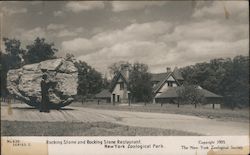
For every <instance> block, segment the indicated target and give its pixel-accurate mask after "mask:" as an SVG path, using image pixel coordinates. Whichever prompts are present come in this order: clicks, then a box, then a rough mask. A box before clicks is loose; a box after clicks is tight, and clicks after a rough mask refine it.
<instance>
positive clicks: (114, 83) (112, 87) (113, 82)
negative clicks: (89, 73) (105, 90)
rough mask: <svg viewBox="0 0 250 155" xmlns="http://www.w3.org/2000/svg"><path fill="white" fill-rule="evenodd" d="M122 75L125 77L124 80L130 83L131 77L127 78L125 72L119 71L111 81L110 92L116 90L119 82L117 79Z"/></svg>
mask: <svg viewBox="0 0 250 155" xmlns="http://www.w3.org/2000/svg"><path fill="white" fill-rule="evenodd" d="M120 77H121V78H122V79H123V81H124V82H125V83H126V84H128V82H129V79H127V78H126V76H125V73H124V72H122V71H120V72H118V73H117V74H116V75H115V76H114V78H113V80H112V81H111V88H110V92H112V91H113V90H114V88H115V85H116V84H117V81H118V80H119V78H120Z"/></svg>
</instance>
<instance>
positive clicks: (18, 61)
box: [3, 38, 25, 70]
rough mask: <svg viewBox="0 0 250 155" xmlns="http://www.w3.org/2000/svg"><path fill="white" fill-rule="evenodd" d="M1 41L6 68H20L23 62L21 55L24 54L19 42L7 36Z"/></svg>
mask: <svg viewBox="0 0 250 155" xmlns="http://www.w3.org/2000/svg"><path fill="white" fill-rule="evenodd" d="M3 41H4V44H5V52H6V57H5V61H6V64H7V66H6V67H7V69H8V70H9V69H17V68H20V67H21V66H22V65H23V64H24V61H23V55H24V54H25V50H23V49H22V48H21V42H20V41H19V40H16V39H8V38H4V39H3ZM3 56H4V55H3Z"/></svg>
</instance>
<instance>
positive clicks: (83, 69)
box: [75, 61, 103, 97]
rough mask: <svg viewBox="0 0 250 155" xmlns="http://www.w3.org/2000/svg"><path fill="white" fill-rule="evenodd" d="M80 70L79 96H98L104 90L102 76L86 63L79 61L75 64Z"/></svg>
mask: <svg viewBox="0 0 250 155" xmlns="http://www.w3.org/2000/svg"><path fill="white" fill-rule="evenodd" d="M75 65H76V67H77V69H78V92H77V93H78V95H81V96H83V97H88V96H89V95H93V94H96V93H98V92H100V91H101V89H102V83H103V79H102V75H101V73H99V72H97V71H96V70H95V69H94V68H92V67H91V66H89V65H88V64H87V63H86V62H83V61H79V62H76V63H75Z"/></svg>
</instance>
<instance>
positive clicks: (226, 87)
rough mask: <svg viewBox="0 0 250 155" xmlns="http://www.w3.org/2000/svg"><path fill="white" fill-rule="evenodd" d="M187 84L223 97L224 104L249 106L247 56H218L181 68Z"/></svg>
mask: <svg viewBox="0 0 250 155" xmlns="http://www.w3.org/2000/svg"><path fill="white" fill-rule="evenodd" d="M181 71H182V75H183V77H184V79H185V80H186V82H187V83H188V84H199V85H200V86H201V87H203V88H205V89H208V90H210V91H212V92H214V93H217V94H219V95H222V96H223V97H224V99H225V100H224V101H225V104H224V105H225V106H229V107H231V106H233V107H234V106H236V107H248V106H249V95H248V94H249V56H236V57H234V58H233V59H231V58H218V59H213V60H210V62H209V63H207V62H206V63H198V64H195V65H193V66H187V67H184V68H182V69H181Z"/></svg>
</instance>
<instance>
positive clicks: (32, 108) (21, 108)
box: [12, 107, 76, 111]
mask: <svg viewBox="0 0 250 155" xmlns="http://www.w3.org/2000/svg"><path fill="white" fill-rule="evenodd" d="M12 109H19V110H38V111H39V109H38V108H36V107H13V108H12ZM50 110H52V111H53V110H59V111H64V110H65V111H71V110H76V109H72V108H59V109H55V108H53V109H50Z"/></svg>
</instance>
